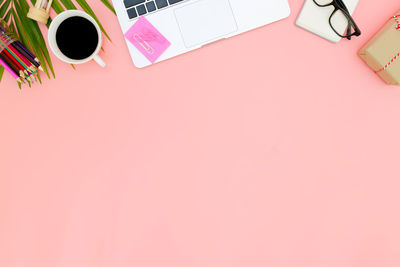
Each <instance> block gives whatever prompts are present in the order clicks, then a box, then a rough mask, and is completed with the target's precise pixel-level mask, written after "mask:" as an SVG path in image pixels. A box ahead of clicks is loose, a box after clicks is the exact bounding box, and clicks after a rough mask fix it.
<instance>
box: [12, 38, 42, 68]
mask: <svg viewBox="0 0 400 267" xmlns="http://www.w3.org/2000/svg"><path fill="white" fill-rule="evenodd" d="M15 43H16V44H17V45H18V46H20V47H21V48H22V49H24V50H25V51H26V52H27V53H28V54H29V55H30V56H31V57H32V58H33V60H35V61H36V62H37V63H39V64H40V61H39V59H38V58H37V57H36V56H35V55H34V54H33V53H32V52H31V51H29V50H28V49H27V48H26V47H25V46H24V45H23V44H21V42H20V41H18V40H16V41H15Z"/></svg>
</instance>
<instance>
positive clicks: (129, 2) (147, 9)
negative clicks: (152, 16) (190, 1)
mask: <svg viewBox="0 0 400 267" xmlns="http://www.w3.org/2000/svg"><path fill="white" fill-rule="evenodd" d="M123 1H124V5H125V7H126V9H127V10H126V11H127V12H128V17H129V19H134V18H137V17H139V16H143V15H146V14H148V13H153V12H156V11H158V10H160V9H164V8H167V7H169V6H171V5H174V4H177V3H180V2H183V1H185V0H123Z"/></svg>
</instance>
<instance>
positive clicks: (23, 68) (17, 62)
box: [1, 49, 28, 75]
mask: <svg viewBox="0 0 400 267" xmlns="http://www.w3.org/2000/svg"><path fill="white" fill-rule="evenodd" d="M1 53H3V55H6V56H7V57H8V58H9V60H11V61H13V62H14V63H15V64H16V65H17V67H18V69H19V70H20V71H22V72H24V73H25V74H26V75H28V72H27V71H26V69H25V67H24V66H23V64H21V61H20V60H19V59H17V58H16V57H15V56H14V55H13V54H11V53H10V52H9V51H8V50H7V49H6V50H3V51H2V52H1Z"/></svg>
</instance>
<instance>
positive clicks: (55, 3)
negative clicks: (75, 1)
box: [51, 0, 65, 14]
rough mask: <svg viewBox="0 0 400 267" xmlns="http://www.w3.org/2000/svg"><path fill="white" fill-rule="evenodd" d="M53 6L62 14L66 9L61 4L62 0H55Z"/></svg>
mask: <svg viewBox="0 0 400 267" xmlns="http://www.w3.org/2000/svg"><path fill="white" fill-rule="evenodd" d="M51 7H52V8H53V9H54V11H55V12H56V13H57V14H60V13H61V12H63V11H64V10H65V9H64V7H63V6H62V5H61V4H60V2H59V1H58V0H54V1H53V4H52V5H51Z"/></svg>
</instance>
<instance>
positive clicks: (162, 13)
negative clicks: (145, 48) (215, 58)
mask: <svg viewBox="0 0 400 267" xmlns="http://www.w3.org/2000/svg"><path fill="white" fill-rule="evenodd" d="M113 4H114V8H115V11H116V12H117V16H118V20H119V23H120V25H121V28H122V31H123V33H125V32H127V31H128V30H129V28H130V27H131V26H132V25H133V24H134V23H135V22H136V20H137V19H138V18H139V17H140V16H146V18H147V19H148V20H149V21H150V23H151V24H153V25H154V27H155V28H157V30H158V31H160V33H161V34H163V35H164V36H165V38H166V39H167V40H168V41H169V42H170V43H171V45H170V47H168V49H167V50H166V51H165V52H164V53H163V54H162V55H161V56H160V57H159V58H158V59H157V61H156V62H155V63H157V62H160V61H163V60H166V59H169V58H172V57H175V56H178V55H181V54H184V53H186V52H189V51H193V50H195V49H198V48H200V47H202V46H204V45H206V44H209V43H212V42H215V41H218V40H221V39H225V38H229V37H232V36H235V35H238V34H241V33H243V32H246V31H249V30H252V29H255V28H258V27H261V26H264V25H267V24H269V23H272V22H274V21H277V20H280V19H283V18H286V17H288V16H289V14H290V8H289V4H288V0H113ZM127 45H128V49H129V52H130V55H131V57H132V60H133V63H134V64H135V66H136V67H138V68H143V67H146V66H149V65H151V64H152V63H151V62H150V61H149V60H148V59H147V58H146V57H145V56H144V55H143V54H141V53H140V52H139V50H137V49H136V48H135V46H133V45H132V44H131V43H130V42H129V41H127Z"/></svg>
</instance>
